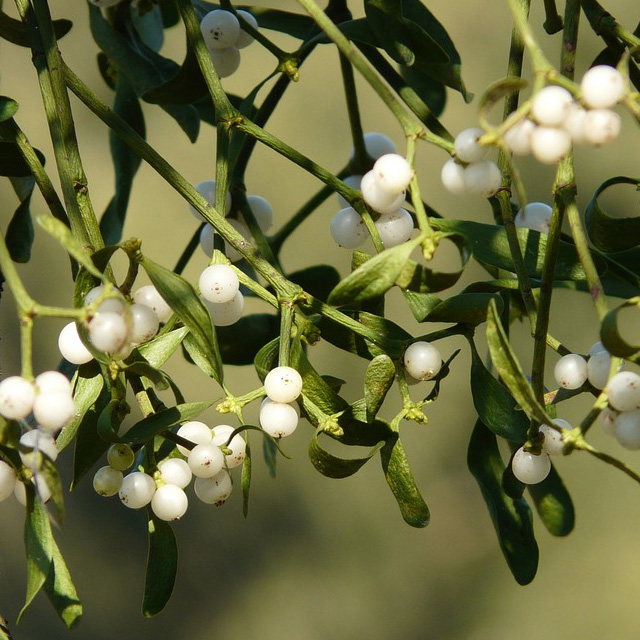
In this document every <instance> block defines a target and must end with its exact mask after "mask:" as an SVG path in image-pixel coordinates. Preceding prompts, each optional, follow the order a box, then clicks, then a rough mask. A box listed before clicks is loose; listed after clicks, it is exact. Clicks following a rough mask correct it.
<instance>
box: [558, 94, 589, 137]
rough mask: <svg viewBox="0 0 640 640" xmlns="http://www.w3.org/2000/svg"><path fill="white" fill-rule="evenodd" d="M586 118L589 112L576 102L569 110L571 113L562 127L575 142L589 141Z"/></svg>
mask: <svg viewBox="0 0 640 640" xmlns="http://www.w3.org/2000/svg"><path fill="white" fill-rule="evenodd" d="M586 118H587V112H586V111H585V110H584V109H583V108H582V107H581V106H579V105H577V104H576V103H575V102H574V103H573V104H572V105H571V109H570V110H569V115H567V117H566V119H565V121H564V123H563V124H562V128H563V129H564V130H565V131H566V132H567V133H568V134H569V136H570V137H571V142H572V143H573V144H584V143H585V142H587V137H586Z"/></svg>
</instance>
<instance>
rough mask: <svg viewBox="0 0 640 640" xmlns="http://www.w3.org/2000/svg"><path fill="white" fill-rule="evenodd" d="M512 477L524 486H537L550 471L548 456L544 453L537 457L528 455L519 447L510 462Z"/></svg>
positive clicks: (531, 454)
mask: <svg viewBox="0 0 640 640" xmlns="http://www.w3.org/2000/svg"><path fill="white" fill-rule="evenodd" d="M511 470H512V471H513V475H514V476H515V477H516V478H517V479H518V480H520V482H524V484H538V482H542V481H543V480H544V479H545V478H546V477H547V476H548V475H549V472H550V471H551V460H550V458H549V454H547V453H545V452H544V451H543V452H542V453H540V454H539V455H535V454H533V453H529V452H528V451H525V450H524V447H520V448H519V449H518V450H517V451H516V452H515V453H514V454H513V459H512V460H511Z"/></svg>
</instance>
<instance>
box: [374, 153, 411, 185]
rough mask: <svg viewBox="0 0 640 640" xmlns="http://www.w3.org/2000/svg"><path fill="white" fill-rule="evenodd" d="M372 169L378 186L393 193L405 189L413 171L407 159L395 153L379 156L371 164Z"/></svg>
mask: <svg viewBox="0 0 640 640" xmlns="http://www.w3.org/2000/svg"><path fill="white" fill-rule="evenodd" d="M372 171H373V175H374V178H375V181H376V184H377V185H378V187H380V189H381V190H383V191H385V192H387V193H389V194H395V195H399V194H401V193H402V192H403V191H405V189H406V188H407V187H408V186H409V183H410V182H411V179H412V178H413V173H414V172H413V169H412V167H411V165H410V164H409V163H408V162H407V160H406V159H405V158H403V157H402V156H401V155H398V154H397V153H387V154H385V155H383V156H380V157H379V158H378V159H377V160H376V162H375V164H374V165H373V169H372Z"/></svg>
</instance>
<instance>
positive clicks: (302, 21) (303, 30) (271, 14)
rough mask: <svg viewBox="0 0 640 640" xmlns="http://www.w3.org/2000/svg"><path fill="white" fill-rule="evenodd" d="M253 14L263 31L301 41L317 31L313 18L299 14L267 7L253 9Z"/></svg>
mask: <svg viewBox="0 0 640 640" xmlns="http://www.w3.org/2000/svg"><path fill="white" fill-rule="evenodd" d="M251 13H252V14H253V16H254V17H255V19H256V20H257V21H258V25H259V26H260V27H261V28H262V29H270V30H272V31H279V32H280V33H286V34H288V35H290V36H293V37H294V38H298V39H300V40H306V39H307V38H308V37H309V35H310V34H311V33H313V31H315V30H316V29H317V27H316V25H315V22H314V21H313V18H311V17H309V16H305V15H301V14H299V13H291V12H289V11H281V10H279V9H269V8H267V7H251Z"/></svg>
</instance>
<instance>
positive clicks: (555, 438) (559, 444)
mask: <svg viewBox="0 0 640 640" xmlns="http://www.w3.org/2000/svg"><path fill="white" fill-rule="evenodd" d="M553 424H555V425H556V426H557V427H560V428H561V429H571V425H570V424H569V423H568V422H567V421H566V420H563V419H562V418H556V419H555V420H554V421H553ZM540 433H542V435H544V441H543V443H542V450H543V451H544V452H545V453H547V454H549V455H550V456H557V455H560V454H561V453H562V448H563V447H564V441H563V439H562V432H561V431H558V430H557V429H554V428H553V427H551V426H549V425H548V424H542V425H540Z"/></svg>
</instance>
